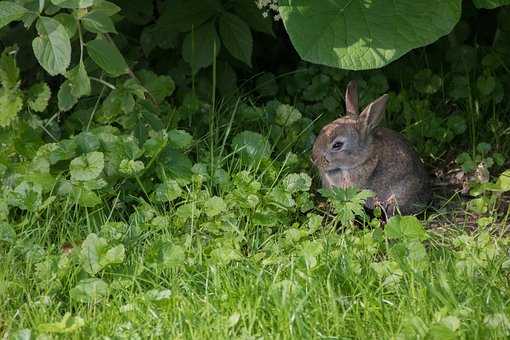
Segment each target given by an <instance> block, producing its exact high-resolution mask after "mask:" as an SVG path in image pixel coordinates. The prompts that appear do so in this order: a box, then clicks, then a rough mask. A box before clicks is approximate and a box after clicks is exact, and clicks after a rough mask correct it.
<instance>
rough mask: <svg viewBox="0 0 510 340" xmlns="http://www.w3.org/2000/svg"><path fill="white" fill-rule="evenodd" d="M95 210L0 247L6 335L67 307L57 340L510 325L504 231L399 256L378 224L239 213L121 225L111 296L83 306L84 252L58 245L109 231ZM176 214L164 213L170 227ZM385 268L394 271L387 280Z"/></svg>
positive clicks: (107, 272) (446, 237)
mask: <svg viewBox="0 0 510 340" xmlns="http://www.w3.org/2000/svg"><path fill="white" fill-rule="evenodd" d="M90 213H91V214H89V215H87V214H85V213H84V211H73V209H72V208H69V207H67V208H66V207H63V206H61V207H54V208H53V207H52V208H50V209H49V210H48V211H47V213H46V215H43V216H39V217H33V218H31V217H27V218H26V219H25V220H24V224H22V225H18V229H17V234H18V238H17V240H16V241H15V242H12V243H7V242H2V243H0V255H1V259H2V260H1V261H0V334H4V335H6V336H7V337H8V338H9V336H11V335H13V334H15V333H16V331H18V330H20V329H31V330H32V334H39V332H38V330H41V324H44V323H52V322H58V321H60V320H61V319H62V317H63V315H64V314H65V313H67V312H69V313H71V314H72V316H79V317H81V318H82V319H83V321H84V325H83V326H82V327H80V328H79V329H78V330H76V331H73V332H71V333H69V334H63V335H62V338H83V339H89V338H100V337H101V336H103V335H107V336H110V337H118V338H122V337H126V338H137V337H140V338H169V337H171V338H232V337H238V338H259V337H263V338H306V339H308V338H359V339H381V338H402V339H409V338H423V337H429V338H437V339H445V338H465V339H472V338H484V339H487V338H504V337H505V336H507V335H508V332H510V324H509V322H510V321H509V317H508V315H509V314H510V306H509V299H510V283H509V280H508V275H509V269H510V268H509V267H510V266H509V261H508V249H509V248H508V245H509V239H508V237H507V236H489V233H488V231H479V232H477V233H475V234H472V233H469V232H468V231H464V230H462V229H452V230H449V231H447V232H444V231H443V232H437V233H435V232H432V231H431V232H429V235H430V238H429V240H427V241H425V242H424V244H425V246H426V257H420V256H416V257H414V258H413V254H412V253H411V254H402V253H398V251H395V248H394V247H393V246H394V244H393V243H392V242H391V241H390V240H388V239H387V238H386V237H383V236H382V235H383V234H382V233H380V229H379V228H375V229H371V228H369V227H365V228H354V229H353V228H350V229H347V230H334V229H332V228H331V227H330V226H328V225H324V226H323V227H322V228H321V229H320V230H319V231H316V232H313V233H307V232H305V233H303V237H302V238H300V237H291V236H290V234H289V233H288V232H287V230H288V229H289V228H280V229H278V228H275V229H271V230H269V229H268V228H262V227H258V228H256V227H254V226H253V225H249V224H246V219H243V218H239V220H238V222H239V223H238V225H236V227H237V228H238V231H237V233H234V232H230V233H226V234H225V235H222V236H219V237H216V236H213V235H212V234H210V233H208V232H206V231H205V230H204V229H203V228H201V227H200V225H201V223H204V222H206V221H207V218H206V219H203V220H200V221H195V222H196V225H195V229H194V230H195V233H194V234H192V235H193V236H190V234H189V233H187V232H184V230H183V229H182V227H179V226H177V225H175V224H174V223H168V224H160V225H154V224H151V222H149V223H147V219H146V220H145V221H144V218H141V217H140V216H141V215H143V212H142V213H141V214H139V215H137V216H138V218H133V217H132V218H131V219H130V221H129V222H127V223H126V225H125V227H126V229H125V231H126V233H127V234H126V235H127V236H126V237H125V238H124V241H123V243H124V244H125V247H126V258H125V259H124V261H123V263H122V264H114V265H110V266H107V267H105V268H104V269H103V270H101V271H100V272H99V273H98V274H97V275H96V276H97V277H99V278H102V279H103V280H104V281H106V282H108V283H109V284H110V287H109V294H108V296H106V297H104V298H102V299H101V300H100V301H97V303H80V302H77V301H75V300H73V299H72V298H70V290H71V289H72V288H73V287H74V286H75V285H76V284H77V282H78V281H79V280H80V279H81V278H83V277H86V276H87V274H85V273H84V272H83V271H82V270H81V269H82V267H81V266H80V264H79V262H77V261H76V258H77V256H78V255H77V254H75V252H79V251H80V246H77V245H76V246H75V249H74V251H71V252H70V253H67V254H68V255H63V247H64V245H65V244H67V243H68V242H76V241H81V240H83V239H85V238H86V237H87V235H88V234H89V233H90V232H97V233H100V232H101V230H100V225H101V224H102V221H104V220H106V219H107V218H108V216H109V213H108V211H106V212H104V211H97V212H95V213H93V212H90ZM173 213H174V211H172V210H170V211H164V212H163V211H161V212H156V214H157V215H160V216H167V217H169V221H173V220H172V217H171V216H172V215H173ZM116 215H117V214H116V213H114V214H113V218H115V216H116ZM297 229H298V230H303V231H305V230H306V226H304V225H303V226H300V227H298V228H297ZM236 238H237V239H239V240H244V241H240V242H238V243H237V244H242V245H243V248H241V249H239V253H240V254H241V256H240V257H239V258H238V260H233V261H230V262H228V263H222V261H218V260H215V259H214V256H212V255H211V248H215V247H216V245H217V244H219V243H221V244H226V243H228V242H227V241H226V240H227V239H236ZM162 240H164V241H169V242H171V243H172V244H180V245H182V247H183V248H184V249H185V259H184V261H183V262H181V263H180V264H178V265H176V266H173V265H169V266H164V265H151V260H150V258H151V257H150V256H151V255H150V253H151V249H153V246H154V245H155V244H156V243H157V242H158V241H162ZM232 242H233V243H236V242H234V241H232ZM219 249H221V248H219ZM50 258H55V259H56V260H60V259H61V258H68V259H70V262H69V264H68V265H67V267H65V266H64V267H65V268H60V269H50V270H44V269H43V268H42V267H43V266H42V265H41V264H40V263H41V262H42V261H45V260H48V259H50ZM377 263H380V264H383V265H384V264H387V270H386V272H385V271H384V270H381V271H380V273H379V274H378V273H377V272H376V271H375V270H374V269H373V267H374V264H377ZM390 263H391V264H390ZM55 268H57V267H55ZM153 289H158V290H160V291H164V290H169V291H170V294H169V295H166V297H165V298H163V299H161V300H160V301H156V300H157V299H154V298H150V297H149V296H148V294H147V292H149V291H150V290H153ZM164 294H168V292H166V293H164Z"/></svg>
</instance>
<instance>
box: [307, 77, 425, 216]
mask: <svg viewBox="0 0 510 340" xmlns="http://www.w3.org/2000/svg"><path fill="white" fill-rule="evenodd" d="M387 101H388V95H387V94H385V95H383V96H381V97H379V98H378V99H376V100H375V101H373V102H372V103H370V104H369V105H368V106H367V107H366V108H365V109H364V110H363V112H361V114H360V113H359V110H358V93H357V85H356V82H355V81H351V82H350V83H349V84H348V86H347V90H346V93H345V104H346V115H345V116H343V117H341V118H338V119H336V120H334V121H333V122H331V123H329V124H327V125H326V126H324V127H323V128H322V130H321V131H320V133H319V135H318V136H317V138H316V140H315V142H314V145H313V150H312V162H313V164H314V166H315V167H316V168H317V169H318V170H319V174H320V177H321V180H322V186H323V187H324V188H331V187H340V188H346V187H357V188H360V189H369V190H371V191H373V192H374V193H375V196H374V197H372V198H369V199H368V200H367V201H366V203H365V207H366V208H368V209H370V210H373V209H374V208H375V207H376V206H379V207H380V208H381V209H382V211H383V212H384V213H385V215H386V217H387V218H388V217H391V216H393V215H395V214H396V213H397V212H400V213H401V214H415V213H418V212H419V211H420V210H421V208H422V207H423V206H425V205H426V204H427V203H428V202H429V201H430V197H431V195H430V187H429V177H428V175H427V172H426V170H425V167H424V165H423V163H422V162H421V160H420V159H419V158H418V156H417V154H416V153H415V151H414V150H413V148H412V147H411V146H410V145H409V143H408V142H407V141H406V140H405V138H404V137H403V136H402V135H401V134H399V133H397V132H395V131H392V130H390V129H386V128H383V127H378V125H379V123H380V122H381V120H382V119H383V116H384V110H385V107H386V103H387Z"/></svg>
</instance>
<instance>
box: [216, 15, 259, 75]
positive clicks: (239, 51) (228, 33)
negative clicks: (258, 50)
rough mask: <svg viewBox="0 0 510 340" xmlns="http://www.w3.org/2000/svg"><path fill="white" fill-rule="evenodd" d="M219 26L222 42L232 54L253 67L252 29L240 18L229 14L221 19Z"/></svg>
mask: <svg viewBox="0 0 510 340" xmlns="http://www.w3.org/2000/svg"><path fill="white" fill-rule="evenodd" d="M219 26H220V36H221V40H222V41H223V45H225V47H226V48H227V50H228V51H229V52H230V54H232V56H234V57H235V58H237V59H239V60H241V61H242V62H244V63H245V64H247V65H248V66H251V53H252V50H253V37H252V36H251V31H250V27H248V25H247V24H246V23H245V22H244V21H243V20H241V19H239V17H238V16H236V15H233V14H230V13H227V12H225V13H223V15H222V16H221V17H220V23H219Z"/></svg>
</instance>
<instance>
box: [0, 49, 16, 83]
mask: <svg viewBox="0 0 510 340" xmlns="http://www.w3.org/2000/svg"><path fill="white" fill-rule="evenodd" d="M15 56H16V51H15V50H14V49H10V48H6V49H5V50H4V51H3V52H2V55H1V56H0V83H1V84H2V86H3V87H5V88H6V89H14V88H16V87H18V84H19V68H18V66H17V65H16V58H15Z"/></svg>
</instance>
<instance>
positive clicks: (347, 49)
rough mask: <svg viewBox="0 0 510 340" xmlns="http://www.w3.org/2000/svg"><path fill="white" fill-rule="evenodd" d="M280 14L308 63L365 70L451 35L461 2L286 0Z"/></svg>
mask: <svg viewBox="0 0 510 340" xmlns="http://www.w3.org/2000/svg"><path fill="white" fill-rule="evenodd" d="M279 11H280V14H281V16H282V19H283V23H284V25H285V28H286V29H287V32H288V33H289V36H290V39H291V41H292V43H293V45H294V47H295V48H296V50H297V52H298V53H299V55H300V56H301V57H302V58H303V59H304V60H306V61H310V62H313V63H318V64H323V65H328V66H333V67H339V68H344V69H350V70H362V69H373V68H378V67H382V66H384V65H386V64H388V63H389V62H391V61H393V60H395V59H398V58H399V57H401V56H402V55H404V54H405V53H407V52H408V51H410V50H412V49H414V48H417V47H420V46H424V45H427V44H430V43H432V42H434V41H436V40H437V39H438V38H440V37H441V36H443V35H446V34H448V33H449V32H450V31H451V30H452V29H453V27H454V25H455V24H456V23H457V22H458V21H459V18H460V13H461V0H414V1H409V0H394V1H392V2H389V1H362V0H330V1H309V0H297V1H296V0H282V1H280V7H279Z"/></svg>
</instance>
